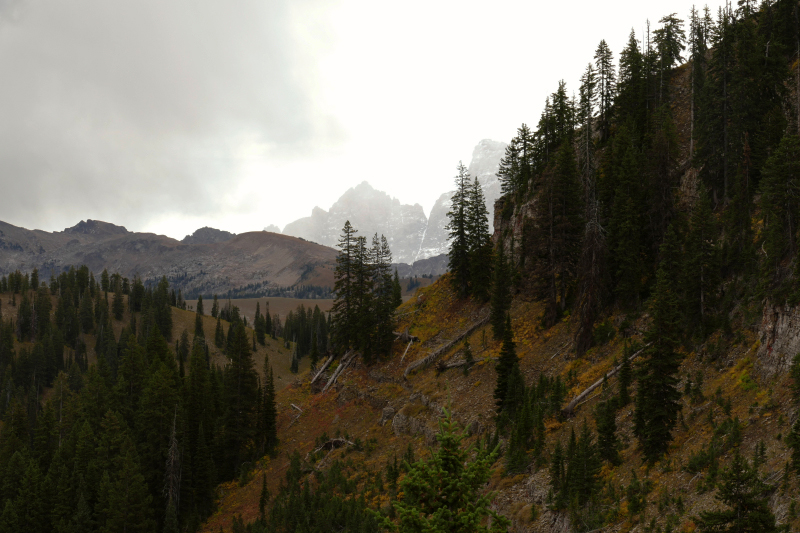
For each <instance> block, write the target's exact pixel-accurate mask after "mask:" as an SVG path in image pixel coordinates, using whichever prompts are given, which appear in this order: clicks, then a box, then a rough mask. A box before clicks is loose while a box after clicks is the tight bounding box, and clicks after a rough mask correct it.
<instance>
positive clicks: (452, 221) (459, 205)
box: [446, 161, 470, 297]
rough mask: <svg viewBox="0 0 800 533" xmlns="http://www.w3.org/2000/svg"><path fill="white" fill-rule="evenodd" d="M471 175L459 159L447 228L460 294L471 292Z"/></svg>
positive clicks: (454, 275)
mask: <svg viewBox="0 0 800 533" xmlns="http://www.w3.org/2000/svg"><path fill="white" fill-rule="evenodd" d="M469 178H470V176H469V173H468V172H467V167H465V166H464V164H463V163H461V162H460V161H459V163H458V175H457V176H456V178H455V182H456V190H455V192H454V193H453V197H452V199H451V206H450V211H448V212H447V218H448V219H449V222H448V223H447V226H446V229H447V231H448V232H449V237H450V250H449V252H448V258H449V269H450V272H451V275H452V280H453V286H454V288H455V289H456V291H457V292H458V294H459V296H461V297H465V296H467V295H468V294H469V280H470V268H469V250H470V242H469V200H470V191H469V188H470V179H469Z"/></svg>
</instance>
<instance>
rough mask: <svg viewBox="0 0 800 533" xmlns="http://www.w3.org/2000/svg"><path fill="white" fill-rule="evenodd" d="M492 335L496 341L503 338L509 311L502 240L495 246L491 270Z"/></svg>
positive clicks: (507, 272)
mask: <svg viewBox="0 0 800 533" xmlns="http://www.w3.org/2000/svg"><path fill="white" fill-rule="evenodd" d="M492 277H493V279H492V308H491V318H490V320H491V323H492V333H493V335H494V338H495V339H496V340H500V339H502V338H503V333H504V331H505V326H506V315H507V314H508V311H509V310H510V309H511V272H510V270H509V267H508V262H507V260H506V254H505V251H504V250H503V240H502V239H500V242H499V244H498V246H497V251H496V252H495V254H494V267H493V268H492Z"/></svg>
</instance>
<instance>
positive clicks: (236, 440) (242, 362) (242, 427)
mask: <svg viewBox="0 0 800 533" xmlns="http://www.w3.org/2000/svg"><path fill="white" fill-rule="evenodd" d="M228 356H229V357H230V359H231V363H230V364H229V365H228V366H227V367H226V368H225V403H226V407H227V409H226V412H225V414H224V437H223V438H224V442H225V462H224V468H223V472H224V473H225V475H227V476H233V475H235V474H236V473H237V470H238V468H239V465H240V464H241V463H242V461H244V460H245V459H246V453H247V447H248V443H249V442H250V441H251V440H252V439H253V438H254V437H255V434H254V429H255V427H256V419H255V417H256V414H257V410H258V401H259V398H258V377H257V375H256V373H255V370H254V369H253V358H252V354H251V352H250V343H249V342H248V338H247V333H246V332H245V329H244V325H243V324H242V323H241V322H239V323H237V324H236V326H235V327H234V330H233V339H232V343H231V350H230V351H229V353H228Z"/></svg>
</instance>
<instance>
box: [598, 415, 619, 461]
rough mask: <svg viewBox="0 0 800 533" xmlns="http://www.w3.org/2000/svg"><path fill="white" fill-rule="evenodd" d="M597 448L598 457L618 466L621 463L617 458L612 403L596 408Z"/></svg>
mask: <svg viewBox="0 0 800 533" xmlns="http://www.w3.org/2000/svg"><path fill="white" fill-rule="evenodd" d="M595 416H596V419H597V447H598V451H599V453H600V457H602V458H603V459H605V460H606V461H608V462H609V463H611V464H612V465H618V464H620V462H622V459H621V458H620V456H619V439H618V438H617V422H616V416H617V413H616V409H615V406H614V403H613V401H606V402H602V403H601V404H600V405H598V406H597V413H596V415H595Z"/></svg>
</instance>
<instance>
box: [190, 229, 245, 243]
mask: <svg viewBox="0 0 800 533" xmlns="http://www.w3.org/2000/svg"><path fill="white" fill-rule="evenodd" d="M235 236H236V234H235V233H231V232H230V231H223V230H219V229H214V228H209V227H208V226H206V227H204V228H200V229H199V230H197V231H195V232H194V233H192V234H191V235H187V236H186V237H184V238H183V239H181V242H182V243H183V244H213V243H215V242H225V241H229V240H231V239H232V238H234V237H235Z"/></svg>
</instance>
